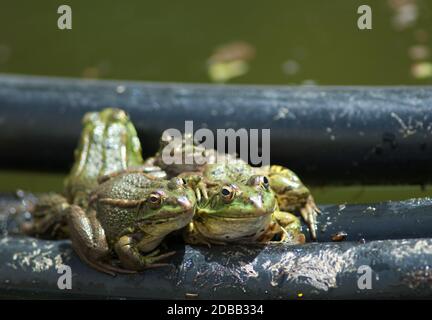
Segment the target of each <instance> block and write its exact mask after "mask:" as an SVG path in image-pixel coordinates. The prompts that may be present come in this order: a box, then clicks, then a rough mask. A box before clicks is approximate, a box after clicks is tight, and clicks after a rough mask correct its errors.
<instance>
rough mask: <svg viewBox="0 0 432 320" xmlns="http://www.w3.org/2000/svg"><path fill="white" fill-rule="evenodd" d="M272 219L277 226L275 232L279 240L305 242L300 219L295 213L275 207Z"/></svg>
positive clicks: (296, 242)
mask: <svg viewBox="0 0 432 320" xmlns="http://www.w3.org/2000/svg"><path fill="white" fill-rule="evenodd" d="M272 220H273V221H274V222H275V223H276V224H277V226H279V230H278V232H277V234H278V236H279V238H280V241H281V242H290V243H293V244H303V243H305V241H306V238H305V235H304V234H303V233H302V232H301V223H300V220H299V218H297V217H296V216H295V215H293V214H291V213H289V212H285V211H280V210H279V209H277V210H276V211H275V212H273V219H272Z"/></svg>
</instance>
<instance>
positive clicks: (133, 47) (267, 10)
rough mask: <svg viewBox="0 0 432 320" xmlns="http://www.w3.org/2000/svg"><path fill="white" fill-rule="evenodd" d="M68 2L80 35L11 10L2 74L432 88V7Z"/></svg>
mask: <svg viewBox="0 0 432 320" xmlns="http://www.w3.org/2000/svg"><path fill="white" fill-rule="evenodd" d="M68 4H69V5H70V6H71V7H72V11H73V29H72V30H58V29H57V17H58V15H57V13H56V9H57V6H58V5H59V3H58V2H57V1H52V0H47V1H30V0H27V1H13V2H12V1H10V2H8V3H7V4H4V5H3V6H2V9H1V10H0V72H12V73H26V74H40V75H56V76H73V77H86V78H117V79H131V80H148V81H181V82H211V81H216V82H226V81H229V82H234V83H262V84H302V83H304V82H306V83H313V84H342V85H343V84H345V85H348V84H363V85H382V84H388V85H390V84H425V83H431V77H432V71H431V69H432V68H431V67H430V65H431V60H430V55H429V50H430V47H431V43H430V32H431V31H432V29H431V27H432V19H431V14H432V12H431V4H432V3H431V2H430V1H429V0H386V1H363V0H362V1H360V0H350V1H346V0H331V1H322V0H272V1H267V2H265V1H259V0H248V1H246V0H237V1H231V0H230V1H228V0H220V1H217V2H209V1H199V0H187V1H182V2H180V1H169V2H168V1H142V0H131V1H124V2H120V1H112V0H105V1H102V0H94V1H86V2H84V1H80V2H78V1H69V2H68ZM362 4H368V5H370V6H371V8H372V16H373V19H372V21H373V29H372V30H362V31H360V30H358V28H357V18H358V17H359V14H358V13H357V8H358V7H359V6H360V5H362ZM233 43H234V44H236V43H237V44H239V43H240V44H246V45H245V46H243V47H242V46H241V45H240V46H237V47H235V45H234V46H233ZM230 46H231V47H230ZM218 48H219V49H218ZM221 48H222V49H221ZM224 48H225V49H224ZM223 49H224V50H225V51H224V50H223ZM245 49H246V50H245ZM218 50H219V51H220V50H222V51H224V53H223V54H220V53H219V54H216V53H215V51H218ZM227 52H228V53H227ZM245 52H246V54H244V53H245ZM251 52H253V54H251ZM255 52H256V55H255ZM215 54H216V55H217V56H219V57H220V56H224V55H225V56H226V55H228V56H231V58H230V59H229V61H225V62H223V63H222V64H220V61H219V63H215V62H214V60H213V59H209V57H214V55H215ZM233 54H234V55H236V54H237V55H238V57H234V58H235V59H234V58H232V55H233Z"/></svg>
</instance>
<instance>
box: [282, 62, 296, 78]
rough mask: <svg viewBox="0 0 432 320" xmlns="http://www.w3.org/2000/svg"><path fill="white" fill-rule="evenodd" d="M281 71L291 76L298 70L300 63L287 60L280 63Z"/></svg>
mask: <svg viewBox="0 0 432 320" xmlns="http://www.w3.org/2000/svg"><path fill="white" fill-rule="evenodd" d="M282 70H283V73H285V74H286V75H287V76H293V75H295V74H297V73H298V72H299V71H300V64H299V63H298V62H297V61H295V60H287V61H285V62H284V63H283V64H282Z"/></svg>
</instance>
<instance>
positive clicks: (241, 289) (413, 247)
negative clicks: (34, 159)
mask: <svg viewBox="0 0 432 320" xmlns="http://www.w3.org/2000/svg"><path fill="white" fill-rule="evenodd" d="M0 199H1V201H0V217H2V220H0V222H1V223H0V226H3V227H2V230H1V231H2V232H1V234H3V236H2V237H1V238H0V297H8V298H10V297H21V298H48V297H49V298H143V299H184V298H188V297H194V298H198V299H296V298H298V294H302V299H308V298H314V299H365V298H432V273H431V270H430V268H431V267H432V239H431V237H432V225H431V218H430V217H431V209H432V200H431V199H413V200H408V201H403V202H386V203H382V204H375V205H364V206H361V205H345V206H344V207H341V206H325V207H323V211H324V214H323V215H322V217H321V218H320V219H321V220H322V221H321V222H322V224H323V225H325V224H327V228H326V230H327V231H326V232H324V233H321V234H320V241H323V242H318V243H308V244H306V245H303V246H287V245H280V244H271V245H266V246H254V245H247V246H244V245H242V246H240V245H228V246H213V247H211V248H207V247H205V246H189V245H183V244H175V245H173V246H172V247H170V249H174V250H176V251H177V253H176V255H175V256H174V257H173V259H172V260H171V261H170V262H171V263H172V265H170V266H168V267H164V268H160V269H149V270H146V271H145V272H143V273H140V274H135V275H118V276H116V277H111V276H108V275H105V274H103V273H100V272H98V271H95V270H93V269H91V268H90V267H87V265H85V264H83V263H82V262H81V261H80V260H79V258H78V257H77V256H76V255H75V254H74V253H73V250H72V248H71V246H70V242H69V241H67V240H64V241H46V240H37V239H33V238H29V237H23V236H20V235H17V234H15V235H14V232H13V231H14V229H15V227H16V226H15V225H14V221H15V220H16V215H17V214H19V212H20V210H21V211H22V210H24V208H25V207H26V206H27V205H26V204H25V202H26V201H27V198H21V199H17V198H15V197H13V196H10V195H9V196H6V195H4V196H1V197H0ZM11 208H15V209H13V210H12V211H11ZM370 208H375V210H374V216H372V217H371V214H370V213H369V212H368V211H371V209H370ZM11 213H13V214H11ZM390 215H391V216H393V224H392V225H389V224H388V220H386V219H387V218H389V216H390ZM327 218H329V219H327ZM409 218H412V219H413V220H410V219H409ZM374 219H375V220H374ZM408 220H410V221H412V222H411V223H407V222H409V221H408ZM325 221H327V223H326V222H325ZM368 221H369V223H370V224H374V225H375V226H374V228H367V229H365V230H363V231H362V232H363V233H362V234H361V235H360V236H359V235H357V234H356V232H357V231H358V230H362V229H361V228H363V225H364V224H367V222H368ZM414 221H415V222H414ZM414 226H417V230H418V233H415V232H413V231H412V228H413V227H414ZM360 227H361V228H360ZM422 227H424V228H422ZM332 228H333V229H332ZM356 228H360V229H356ZM339 229H344V230H345V231H347V234H348V238H347V239H350V240H356V239H357V238H359V237H361V238H364V239H365V240H366V241H345V242H326V241H328V238H327V236H329V235H328V234H327V232H328V233H330V232H332V230H333V231H336V230H339ZM393 229H397V230H398V231H397V232H396V233H394V231H392V230H393ZM356 230H357V231H356ZM380 230H381V231H380ZM368 232H369V233H368ZM386 237H390V238H393V239H394V240H376V239H385V238H386ZM426 237H427V238H426ZM396 238H399V239H396ZM403 238H412V239H403ZM370 240H373V241H370ZM62 264H65V265H68V266H70V267H71V270H72V274H73V276H72V289H71V290H60V289H58V286H57V282H58V279H59V277H60V276H61V274H59V273H58V272H57V268H58V267H59V266H60V265H62ZM362 266H368V267H370V272H371V278H370V279H371V287H370V288H369V289H360V287H359V285H358V283H359V281H360V282H361V283H363V282H362V280H361V278H360V277H361V276H362V275H363V274H365V269H362V268H365V267H362ZM359 268H360V269H359ZM366 272H367V271H366Z"/></svg>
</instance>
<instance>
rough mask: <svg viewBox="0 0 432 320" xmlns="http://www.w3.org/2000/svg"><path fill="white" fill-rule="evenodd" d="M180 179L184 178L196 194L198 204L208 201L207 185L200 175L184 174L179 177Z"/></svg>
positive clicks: (193, 173) (194, 173)
mask: <svg viewBox="0 0 432 320" xmlns="http://www.w3.org/2000/svg"><path fill="white" fill-rule="evenodd" d="M179 178H182V179H183V180H184V181H185V182H186V185H187V186H189V187H190V188H191V189H192V190H193V191H194V192H195V196H196V198H197V202H201V201H202V200H208V193H207V183H206V182H205V181H204V178H203V177H202V176H201V175H200V174H197V173H196V172H183V173H181V174H180V175H179Z"/></svg>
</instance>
